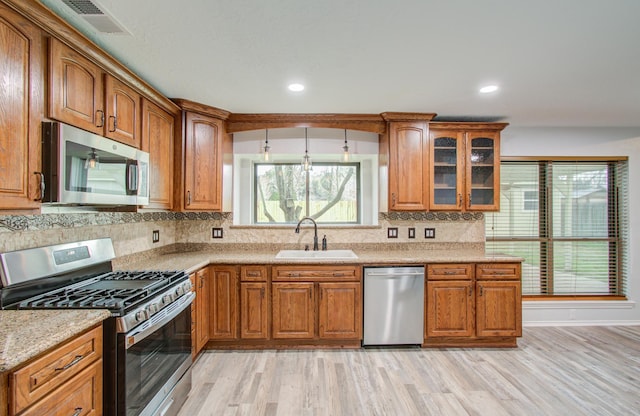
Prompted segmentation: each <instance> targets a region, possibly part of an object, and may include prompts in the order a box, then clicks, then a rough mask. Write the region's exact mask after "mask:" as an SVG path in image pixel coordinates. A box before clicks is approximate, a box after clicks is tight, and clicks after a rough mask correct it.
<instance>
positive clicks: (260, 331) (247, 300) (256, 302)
mask: <svg viewBox="0 0 640 416" xmlns="http://www.w3.org/2000/svg"><path fill="white" fill-rule="evenodd" d="M268 298H269V296H268V292H267V283H266V282H260V283H246V282H242V283H240V322H241V324H240V338H244V339H267V338H268V337H269V333H268V330H269V319H268V317H269V315H268V312H269V309H268V304H267V303H268V302H267V299H268Z"/></svg>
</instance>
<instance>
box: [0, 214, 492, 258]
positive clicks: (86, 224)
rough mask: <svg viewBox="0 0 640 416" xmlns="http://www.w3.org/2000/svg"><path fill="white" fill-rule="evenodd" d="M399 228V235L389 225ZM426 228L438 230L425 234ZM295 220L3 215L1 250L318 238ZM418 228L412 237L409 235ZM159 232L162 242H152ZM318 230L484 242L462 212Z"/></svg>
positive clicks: (386, 242)
mask: <svg viewBox="0 0 640 416" xmlns="http://www.w3.org/2000/svg"><path fill="white" fill-rule="evenodd" d="M390 227H393V228H396V229H397V238H392V239H389V238H388V234H387V230H388V228H390ZM212 228H218V229H222V232H223V238H215V239H214V238H212ZM424 228H433V229H434V230H436V232H435V238H434V239H426V238H425V231H424ZM293 229H294V226H293V225H277V226H239V225H234V224H233V216H232V214H231V213H228V212H227V213H219V212H198V213H181V212H143V213H131V212H96V213H94V212H88V213H46V214H41V215H6V216H0V252H6V251H13V250H22V249H25V248H30V247H37V246H44V245H51V244H59V243H63V242H73V241H81V240H87V239H93V238H102V237H110V238H111V239H112V240H113V244H114V248H115V251H116V255H117V256H123V255H128V254H133V253H140V252H144V251H147V250H157V249H161V248H163V247H165V246H171V245H174V244H191V245H211V246H213V245H218V244H226V245H232V244H240V245H245V244H273V245H279V246H283V247H284V246H287V247H289V248H295V247H299V248H304V246H305V245H306V244H309V243H311V242H312V241H313V226H311V225H309V224H306V225H305V226H304V227H303V228H302V229H301V232H300V233H299V234H296V233H294V232H293ZM409 229H413V238H411V237H410V236H409V234H410V233H409V231H410V230H409ZM154 231H158V232H159V235H160V241H159V242H158V243H153V242H152V238H151V236H152V233H153V232H154ZM318 235H319V237H320V238H322V237H323V236H324V235H326V237H327V240H328V242H329V247H330V248H343V247H351V246H353V245H357V244H381V245H382V247H387V246H389V247H390V246H391V245H393V244H410V245H414V246H417V245H427V246H429V247H431V246H433V247H435V246H443V245H446V244H477V245H481V246H484V240H485V232H484V214H483V213H458V212H390V213H380V214H379V216H378V225H377V226H354V227H344V226H335V225H319V226H318Z"/></svg>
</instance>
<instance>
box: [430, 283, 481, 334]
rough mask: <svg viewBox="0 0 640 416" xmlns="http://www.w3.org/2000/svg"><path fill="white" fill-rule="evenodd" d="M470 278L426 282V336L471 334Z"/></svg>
mask: <svg viewBox="0 0 640 416" xmlns="http://www.w3.org/2000/svg"><path fill="white" fill-rule="evenodd" d="M474 302H475V299H474V296H473V282H472V281H469V280H467V281H464V280H463V281H434V282H427V319H426V321H427V331H426V333H427V337H470V336H473V334H474V327H473V322H474V317H473V305H474Z"/></svg>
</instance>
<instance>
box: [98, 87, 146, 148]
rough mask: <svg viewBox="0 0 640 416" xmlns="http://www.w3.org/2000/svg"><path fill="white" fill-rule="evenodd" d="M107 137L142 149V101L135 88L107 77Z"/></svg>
mask: <svg viewBox="0 0 640 416" xmlns="http://www.w3.org/2000/svg"><path fill="white" fill-rule="evenodd" d="M105 98H106V106H105V115H106V125H105V133H104V134H105V136H107V137H108V138H110V139H113V140H117V141H119V142H121V143H125V144H128V145H130V146H133V147H137V148H139V147H140V121H139V117H140V99H141V96H140V94H138V93H137V92H136V91H135V90H134V89H133V88H131V87H129V86H127V85H126V84H124V83H123V82H121V81H118V80H117V79H116V78H114V77H112V76H110V75H105Z"/></svg>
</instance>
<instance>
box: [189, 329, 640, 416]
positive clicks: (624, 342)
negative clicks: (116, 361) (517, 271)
mask: <svg viewBox="0 0 640 416" xmlns="http://www.w3.org/2000/svg"><path fill="white" fill-rule="evenodd" d="M518 344H519V346H518V348H515V349H418V348H410V349H400V348H384V349H382V348H380V349H379V348H376V349H359V350H293V351H274V350H267V351H207V352H205V353H203V354H202V355H201V357H200V358H199V359H198V361H197V362H196V363H195V365H194V367H193V383H194V384H193V389H192V391H191V394H190V396H189V399H188V400H187V402H186V403H185V405H184V406H183V408H182V409H181V411H180V414H179V416H205V415H216V416H217V415H295V416H298V415H331V416H336V415H349V416H352V415H403V416H404V415H483V416H484V415H488V416H500V415H536V416H537V415H562V416H574V415H598V416H604V415H612V416H620V415H640V326H628V327H553V328H551V327H549V328H525V329H524V336H523V337H522V338H521V339H520V340H519V343H518Z"/></svg>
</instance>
